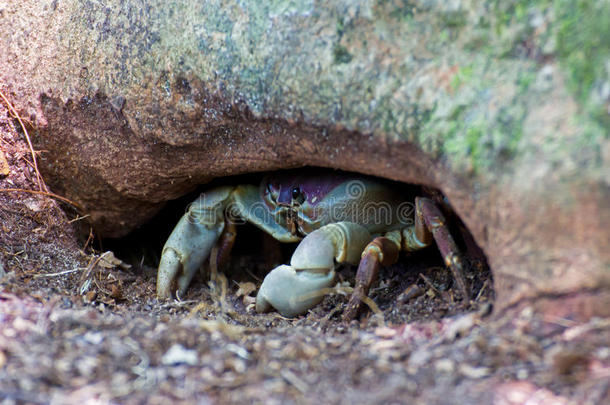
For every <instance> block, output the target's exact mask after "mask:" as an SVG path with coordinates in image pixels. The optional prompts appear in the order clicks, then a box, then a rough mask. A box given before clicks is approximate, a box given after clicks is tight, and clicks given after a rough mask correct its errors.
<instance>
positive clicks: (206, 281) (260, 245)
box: [100, 168, 494, 326]
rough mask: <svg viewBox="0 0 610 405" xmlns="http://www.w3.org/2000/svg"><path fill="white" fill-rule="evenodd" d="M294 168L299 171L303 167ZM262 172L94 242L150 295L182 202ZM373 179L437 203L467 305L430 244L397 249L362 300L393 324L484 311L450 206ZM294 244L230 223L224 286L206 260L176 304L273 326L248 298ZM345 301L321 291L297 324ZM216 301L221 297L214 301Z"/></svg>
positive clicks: (486, 301)
mask: <svg viewBox="0 0 610 405" xmlns="http://www.w3.org/2000/svg"><path fill="white" fill-rule="evenodd" d="M302 170H304V171H307V170H308V168H305V169H302ZM312 170H317V169H312ZM263 176H264V174H250V175H241V176H233V177H229V178H223V179H217V180H214V181H213V182H211V183H208V184H206V185H204V186H201V187H199V188H198V189H197V190H195V191H193V192H192V193H189V194H187V195H185V196H183V197H181V198H178V199H176V200H173V201H170V202H168V203H167V205H166V206H165V207H164V208H163V209H162V210H161V211H160V212H159V213H158V214H157V215H156V216H155V217H154V218H153V219H152V220H151V221H149V222H148V223H146V224H145V225H143V226H142V227H140V228H139V229H137V230H135V231H133V232H132V233H130V234H129V235H127V236H125V237H123V238H120V239H105V240H102V241H101V242H100V243H101V246H100V247H101V248H102V249H103V250H112V251H113V252H114V253H115V255H116V256H117V257H119V258H120V259H121V260H123V261H124V262H126V263H129V264H130V265H131V266H132V269H131V271H132V272H133V273H134V274H135V275H136V277H142V278H143V279H144V280H145V285H146V286H147V289H146V291H147V292H146V294H147V295H150V293H151V290H154V287H155V279H156V269H157V266H158V263H159V260H160V256H161V251H162V248H163V245H164V243H165V241H166V239H167V237H168V236H169V234H170V233H171V231H172V230H173V228H174V226H175V225H176V223H177V222H178V220H179V219H180V217H181V216H182V215H183V214H184V212H185V209H186V207H187V206H188V204H189V203H191V202H192V201H193V200H195V199H196V198H197V197H198V196H199V195H200V193H202V192H205V191H206V190H211V189H212V188H214V187H216V186H219V185H227V184H232V185H238V184H259V183H260V181H261V179H262V177H263ZM379 181H382V182H384V183H387V184H388V185H389V186H390V187H392V188H394V187H395V188H402V189H404V190H405V193H406V195H420V196H428V197H430V198H433V199H435V200H436V201H438V203H439V205H440V206H441V208H442V209H443V213H444V214H445V216H446V217H447V220H448V222H449V224H450V230H451V234H452V235H453V237H454V239H455V241H456V243H457V245H458V247H459V249H460V252H461V253H462V255H463V259H464V262H465V269H464V272H465V274H464V276H465V278H466V281H467V283H468V285H469V287H470V290H471V296H470V297H469V298H470V304H467V305H464V301H463V300H461V299H460V293H459V289H458V288H457V285H456V282H455V280H454V279H453V277H452V274H451V272H450V271H449V270H448V269H447V268H446V266H445V264H444V262H443V259H442V257H441V254H440V253H439V251H438V249H437V248H436V246H435V245H434V246H431V247H428V248H425V249H423V250H421V251H417V252H410V253H406V252H403V253H401V256H400V259H399V261H398V263H396V264H394V265H391V266H387V267H384V268H382V269H381V271H380V273H379V277H378V280H377V282H376V283H375V284H374V285H373V287H372V288H371V292H370V293H369V297H370V298H371V299H372V300H373V301H374V302H375V303H376V304H377V306H378V307H379V309H380V310H381V311H382V313H383V318H384V320H385V322H386V323H388V324H394V325H399V324H403V323H407V322H414V321H419V320H427V319H435V320H437V319H439V318H442V317H445V316H452V315H456V314H458V313H462V312H466V311H472V310H485V309H486V308H491V304H492V303H493V299H494V289H493V279H492V274H491V271H490V268H489V265H488V263H487V260H486V258H485V255H484V253H483V252H482V250H481V249H480V248H479V247H478V246H477V245H476V243H475V242H474V239H473V238H472V236H471V234H470V232H469V231H468V229H467V228H466V226H465V225H464V223H463V222H462V221H461V220H460V218H459V217H458V216H457V214H455V213H454V212H452V211H451V208H450V206H449V204H448V202H447V201H446V200H444V196H443V195H442V193H440V192H439V191H438V190H433V189H429V188H426V187H421V186H415V185H406V184H402V183H398V182H392V181H388V180H385V179H379ZM297 244H298V243H290V244H286V243H280V242H277V241H276V240H275V239H273V238H272V237H271V236H270V235H267V234H265V233H264V232H263V231H261V230H259V229H258V228H257V227H255V226H254V225H252V224H248V223H246V224H240V225H238V226H237V240H236V243H235V245H234V248H233V252H232V255H231V259H230V262H229V263H228V264H227V265H226V266H225V268H224V269H222V274H223V275H224V276H225V277H226V284H223V285H218V280H217V282H216V283H214V282H210V275H209V273H208V271H207V269H208V268H207V264H206V265H205V266H204V267H203V268H202V271H201V272H200V273H199V274H198V275H197V276H196V277H195V279H194V280H193V282H192V283H191V286H190V288H189V289H188V292H187V294H186V296H185V297H180V298H181V299H182V300H183V301H184V302H186V303H191V304H192V305H185V306H184V308H183V309H184V310H188V309H189V308H191V309H192V307H194V306H195V305H196V303H197V302H200V303H205V305H204V306H203V307H202V308H204V309H205V311H208V312H217V311H226V310H227V307H229V308H230V309H229V312H231V313H234V314H239V317H240V318H242V321H244V319H246V318H247V322H248V323H249V324H252V323H254V324H258V323H259V322H263V323H264V324H265V325H267V326H268V325H270V324H276V323H281V322H282V321H284V319H283V318H281V317H280V316H279V315H278V314H277V313H271V314H265V315H261V314H257V313H256V312H255V311H254V308H253V305H252V303H253V297H254V296H255V295H256V291H257V289H258V287H260V284H261V282H262V280H263V279H264V277H265V275H266V274H267V273H268V272H269V271H270V270H271V269H273V268H274V267H276V266H278V265H279V264H285V263H288V262H289V261H290V257H291V255H292V253H293V251H294V249H295V248H296V246H297ZM337 270H338V274H339V279H340V281H341V282H343V283H349V285H351V286H353V285H354V281H355V274H356V267H355V266H351V265H340V266H339V268H338V269H337ZM221 284H222V283H221ZM221 289H222V291H220V290H221ZM153 297H154V295H153ZM347 298H348V297H346V296H343V295H339V294H337V295H334V294H333V295H328V296H326V297H325V298H324V300H323V301H322V303H321V304H319V305H318V306H317V307H315V308H314V309H312V310H311V311H310V312H309V314H308V315H305V316H303V317H300V318H298V319H297V322H308V321H309V320H312V321H314V322H316V321H319V320H325V323H327V324H329V323H330V324H332V323H337V324H338V323H340V322H341V314H342V312H343V309H344V308H345V305H346V303H347ZM219 299H222V300H224V302H222V303H219V302H217V301H218V300H219ZM221 307H223V308H221ZM205 311H204V312H205ZM204 316H205V315H204ZM371 318H373V317H372V313H371V311H370V310H367V311H366V312H365V313H364V314H363V315H361V316H360V322H363V325H366V324H368V323H367V321H371ZM299 319H300V320H299ZM376 322H378V320H375V322H373V323H370V322H369V323H370V324H371V325H373V324H377V323H376Z"/></svg>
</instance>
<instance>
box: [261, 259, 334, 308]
mask: <svg viewBox="0 0 610 405" xmlns="http://www.w3.org/2000/svg"><path fill="white" fill-rule="evenodd" d="M334 282H335V271H334V270H333V269H330V271H326V272H320V271H309V270H296V269H295V268H294V267H292V266H288V265H285V264H283V265H281V266H278V267H276V268H275V269H273V270H271V272H270V273H269V274H267V276H266V277H265V280H263V284H262V285H261V288H260V290H259V291H258V294H257V295H256V311H257V312H268V311H270V310H271V309H272V307H273V308H275V309H276V310H277V311H278V312H279V313H280V314H282V315H283V316H285V317H288V318H292V317H295V316H297V315H301V314H303V313H305V312H307V310H308V309H310V308H313V307H314V306H316V305H317V304H318V303H319V302H320V301H322V298H324V294H318V292H319V291H320V290H323V289H325V288H329V287H331V286H332V285H333V284H334Z"/></svg>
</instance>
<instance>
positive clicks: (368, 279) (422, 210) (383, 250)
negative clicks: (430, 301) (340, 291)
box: [343, 197, 470, 321]
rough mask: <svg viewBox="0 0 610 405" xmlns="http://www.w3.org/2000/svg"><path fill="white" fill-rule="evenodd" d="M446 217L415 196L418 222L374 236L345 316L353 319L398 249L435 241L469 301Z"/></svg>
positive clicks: (418, 246) (415, 248)
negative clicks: (382, 235)
mask: <svg viewBox="0 0 610 405" xmlns="http://www.w3.org/2000/svg"><path fill="white" fill-rule="evenodd" d="M445 222H446V221H445V217H444V216H443V214H442V213H441V212H440V210H439V209H438V207H437V206H436V204H434V202H432V200H430V199H427V198H421V197H420V198H416V199H415V224H414V225H413V226H411V227H408V228H405V229H403V230H402V232H397V231H394V232H390V233H388V234H386V237H378V238H375V239H374V240H373V241H372V242H371V243H370V244H369V245H367V247H366V248H365V249H364V252H363V253H362V260H361V261H360V265H359V266H358V272H357V273H356V286H355V287H354V292H353V293H352V296H351V297H350V300H349V303H348V304H347V308H346V310H345V312H344V313H343V319H344V320H346V321H351V320H352V319H354V318H355V317H356V316H357V315H358V313H359V312H360V309H361V307H362V297H363V296H366V295H367V294H368V291H369V288H370V286H371V284H372V283H373V282H374V281H375V279H376V278H377V273H378V272H379V266H380V265H381V266H387V265H390V264H393V263H395V262H396V261H397V260H398V252H399V250H401V249H402V250H406V251H414V250H419V249H422V248H424V247H426V246H429V245H431V244H432V241H433V240H434V241H436V245H437V246H438V249H439V251H440V252H441V255H442V256H443V259H444V261H445V264H446V265H447V267H449V269H450V270H451V272H452V273H453V277H454V279H455V281H456V283H457V285H458V288H459V289H460V292H461V293H462V296H463V299H465V300H469V298H470V292H469V289H468V286H467V284H466V282H465V280H464V276H463V270H462V261H461V258H460V254H459V251H458V248H457V246H456V244H455V242H454V240H453V238H452V237H451V234H450V233H449V230H448V229H447V226H446V224H445Z"/></svg>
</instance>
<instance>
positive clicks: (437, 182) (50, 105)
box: [0, 0, 610, 316]
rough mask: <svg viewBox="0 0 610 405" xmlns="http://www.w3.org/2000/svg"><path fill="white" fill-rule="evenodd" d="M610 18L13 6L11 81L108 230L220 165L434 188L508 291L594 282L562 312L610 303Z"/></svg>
mask: <svg viewBox="0 0 610 405" xmlns="http://www.w3.org/2000/svg"><path fill="white" fill-rule="evenodd" d="M609 18H610V5H609V4H608V2H607V1H600V2H592V1H577V2H574V1H568V0H558V1H555V2H553V3H552V4H551V5H549V4H548V2H543V1H534V2H529V1H528V2H525V1H506V2H504V1H503V2H497V1H462V2H459V1H452V2H436V1H404V2H401V1H394V2H374V1H365V0H362V1H333V2H316V1H300V2H296V1H279V2H273V3H266V2H264V3H261V2H255V1H252V2H242V1H229V2H214V1H211V2H203V3H201V2H198V1H193V0H191V1H187V0H184V1H177V2H171V3H170V4H167V3H166V2H163V1H158V0H157V1H141V0H129V1H119V0H106V1H104V2H99V1H75V0H67V1H56V0H53V1H51V0H48V1H32V0H24V1H20V2H13V1H6V0H4V1H2V2H0V21H1V24H0V60H2V61H3V63H2V65H1V66H0V83H1V84H2V86H3V87H4V88H5V89H6V92H7V94H8V95H9V96H10V98H11V99H12V100H14V102H15V104H16V106H17V108H18V110H19V111H20V112H21V113H22V114H23V115H24V116H25V117H27V118H28V119H29V121H30V123H31V126H32V128H33V129H34V130H35V132H36V136H35V142H36V146H37V148H38V149H40V150H42V151H44V153H43V155H42V157H43V162H42V164H43V168H44V171H45V173H46V175H47V178H48V180H49V182H50V184H51V186H52V187H53V189H54V190H55V191H56V192H59V193H62V194H64V195H66V196H67V197H69V198H71V199H74V200H76V201H78V202H79V203H80V204H82V205H83V206H85V207H86V209H87V211H88V212H89V213H90V214H91V219H92V220H93V222H94V224H95V225H96V227H97V230H98V232H99V233H101V234H105V235H108V236H119V235H123V234H125V233H127V232H128V231H129V230H131V229H133V228H135V227H137V226H138V225H140V224H142V223H143V222H144V221H146V220H147V219H148V218H150V217H151V216H152V215H154V213H155V212H157V210H158V209H159V208H160V207H161V206H162V205H163V203H164V202H165V201H167V200H169V199H172V198H175V197H177V196H180V195H182V194H184V193H186V192H188V191H190V190H192V189H193V188H195V187H196V186H197V185H198V184H201V183H204V182H206V181H208V180H210V179H212V178H216V177H221V176H226V175H231V174H238V173H245V172H251V171H264V170H273V169H279V168H286V167H298V166H305V165H313V166H326V167H333V168H340V169H344V170H355V171H359V172H363V173H369V174H374V175H377V176H382V177H388V178H391V179H395V180H400V181H405V182H412V183H423V184H428V185H432V186H435V187H438V188H439V189H441V190H442V191H443V192H444V193H445V194H446V195H447V196H448V198H449V199H450V201H451V203H452V205H453V207H454V208H455V210H456V211H457V212H458V214H459V215H460V216H461V218H462V219H463V220H464V222H465V223H466V224H467V225H468V227H469V228H470V230H471V232H472V233H473V235H474V237H475V239H476V241H477V242H478V243H479V245H480V246H481V247H482V248H483V249H484V251H485V252H486V253H487V255H488V258H489V259H490V264H491V267H492V269H493V271H494V277H495V282H496V289H497V293H498V302H499V303H500V304H501V305H500V306H504V307H506V306H508V305H509V304H511V303H515V302H517V300H518V299H521V298H523V297H524V296H529V297H534V296H538V297H539V296H547V297H549V298H554V297H562V296H570V295H571V294H573V293H575V292H583V291H585V292H586V294H582V295H581V296H582V297H590V298H591V300H589V299H588V298H586V299H585V298H583V299H582V300H580V301H578V302H577V303H576V304H575V305H574V306H567V307H566V308H563V310H564V311H565V313H560V314H559V315H562V316H563V315H565V316H568V315H570V316H571V315H572V313H578V314H581V315H590V314H591V313H593V312H595V313H597V314H600V315H608V313H603V312H604V311H607V310H608V308H610V305H608V303H609V302H610V298H609V293H608V285H609V284H610V272H609V271H608V269H609V267H610V246H609V244H610V242H609V241H610V210H609V209H608V201H609V198H610V183H609V179H610V175H609V169H610V139H609V130H608V128H609V126H610V117H609V110H608V108H609V105H610V90H609V88H610V49H609V46H610V45H609V44H608V42H607V41H604V40H603V38H608V36H609V35H610V32H609V30H610V29H609V27H608V25H607V21H608V19H609ZM582 21H587V24H582V23H581V22H582ZM551 301H552V300H551ZM594 302H597V304H592V303H594ZM600 302H601V303H602V304H604V303H605V305H600V304H599V303H600ZM587 305H589V306H588V307H587ZM593 305H594V306H593Z"/></svg>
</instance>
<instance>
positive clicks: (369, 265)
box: [343, 236, 400, 321]
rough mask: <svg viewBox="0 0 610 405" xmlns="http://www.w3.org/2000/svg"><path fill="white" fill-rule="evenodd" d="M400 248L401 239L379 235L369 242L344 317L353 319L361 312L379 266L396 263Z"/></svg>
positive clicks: (363, 253) (349, 319)
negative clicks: (363, 300) (363, 298)
mask: <svg viewBox="0 0 610 405" xmlns="http://www.w3.org/2000/svg"><path fill="white" fill-rule="evenodd" d="M399 250H400V239H399V240H398V241H396V240H395V239H391V238H387V237H383V236H380V237H377V238H375V239H373V241H372V242H371V243H369V244H368V245H367V246H366V248H364V251H363V252H362V259H361V260H360V264H359V265H358V272H357V273H356V285H355V287H354V291H353V292H352V296H351V297H350V300H349V302H348V304H347V307H346V308H345V311H344V312H343V319H344V320H346V321H351V320H352V319H354V318H355V317H356V316H357V315H358V313H359V312H360V308H361V306H362V297H366V296H367V295H368V293H369V288H370V287H371V285H372V284H373V283H374V282H375V280H376V279H377V274H378V273H379V266H389V265H390V264H394V263H396V261H397V260H398V253H399Z"/></svg>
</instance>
